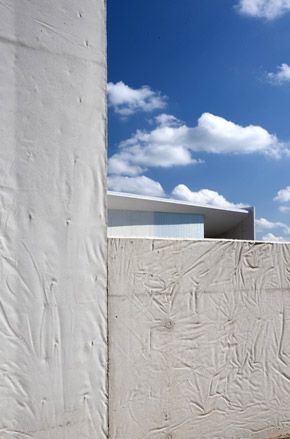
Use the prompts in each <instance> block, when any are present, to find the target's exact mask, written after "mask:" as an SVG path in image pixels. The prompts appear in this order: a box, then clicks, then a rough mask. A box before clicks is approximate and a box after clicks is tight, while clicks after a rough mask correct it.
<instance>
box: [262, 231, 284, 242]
mask: <svg viewBox="0 0 290 439" xmlns="http://www.w3.org/2000/svg"><path fill="white" fill-rule="evenodd" d="M262 241H274V242H283V241H286V239H285V238H283V236H277V235H274V234H273V233H267V234H266V235H264V236H263V237H262Z"/></svg>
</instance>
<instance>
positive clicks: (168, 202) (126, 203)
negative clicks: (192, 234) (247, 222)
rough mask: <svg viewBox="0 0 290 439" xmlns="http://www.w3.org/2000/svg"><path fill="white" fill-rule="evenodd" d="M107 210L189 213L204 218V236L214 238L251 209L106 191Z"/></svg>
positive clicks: (237, 221)
mask: <svg viewBox="0 0 290 439" xmlns="http://www.w3.org/2000/svg"><path fill="white" fill-rule="evenodd" d="M108 208H109V209H115V210H135V211H146V212H148V211H149V212H152V211H154V212H168V213H191V214H198V215H203V216H204V218H205V230H204V231H205V236H207V237H209V238H210V237H215V236H219V235H222V234H223V233H225V232H227V231H228V230H231V229H232V228H234V227H236V226H237V225H238V224H239V223H240V222H242V221H243V220H244V219H245V218H246V217H247V215H249V211H250V210H251V209H252V208H251V207H249V208H245V209H227V208H220V207H213V206H208V205H207V206H205V205H198V204H192V203H190V202H188V201H179V200H174V199H171V198H157V197H147V196H143V195H135V194H127V193H123V192H112V191H108Z"/></svg>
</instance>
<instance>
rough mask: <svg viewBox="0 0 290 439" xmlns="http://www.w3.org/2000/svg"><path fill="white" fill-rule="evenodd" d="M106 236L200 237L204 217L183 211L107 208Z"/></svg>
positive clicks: (201, 235)
mask: <svg viewBox="0 0 290 439" xmlns="http://www.w3.org/2000/svg"><path fill="white" fill-rule="evenodd" d="M108 236H109V237H143V238H153V237H156V238H193V239H202V238H203V237H204V217H203V215H196V214H184V213H165V212H145V211H144V212H141V211H131V210H109V214H108Z"/></svg>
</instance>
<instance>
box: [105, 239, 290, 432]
mask: <svg viewBox="0 0 290 439" xmlns="http://www.w3.org/2000/svg"><path fill="white" fill-rule="evenodd" d="M109 345H110V358H109V364H110V376H109V378H110V389H109V416H110V438H111V439H124V438H126V439H132V438H134V439H141V438H142V439H143V438H146V439H147V438H148V439H149V438H150V439H155V438H156V439H157V438H158V439H169V438H172V439H174V438H177V439H201V438H202V439H221V438H222V439H241V438H243V439H248V438H254V439H269V438H270V437H276V436H279V435H282V436H281V437H285V434H286V433H287V432H289V430H290V373H289V370H290V246H289V245H287V244H272V243H254V242H241V241H240V242H238V241H210V240H205V241H177V240H175V241H168V240H150V239H144V240H141V239H140V240H139V239H135V240H134V239H110V240H109ZM283 434H284V436H283ZM286 437H287V435H286Z"/></svg>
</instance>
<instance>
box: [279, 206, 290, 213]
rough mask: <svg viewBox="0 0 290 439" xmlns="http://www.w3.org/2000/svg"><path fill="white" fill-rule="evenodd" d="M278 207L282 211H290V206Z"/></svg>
mask: <svg viewBox="0 0 290 439" xmlns="http://www.w3.org/2000/svg"><path fill="white" fill-rule="evenodd" d="M278 209H279V210H280V212H282V213H288V212H289V211H290V207H289V206H279V207H278Z"/></svg>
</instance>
